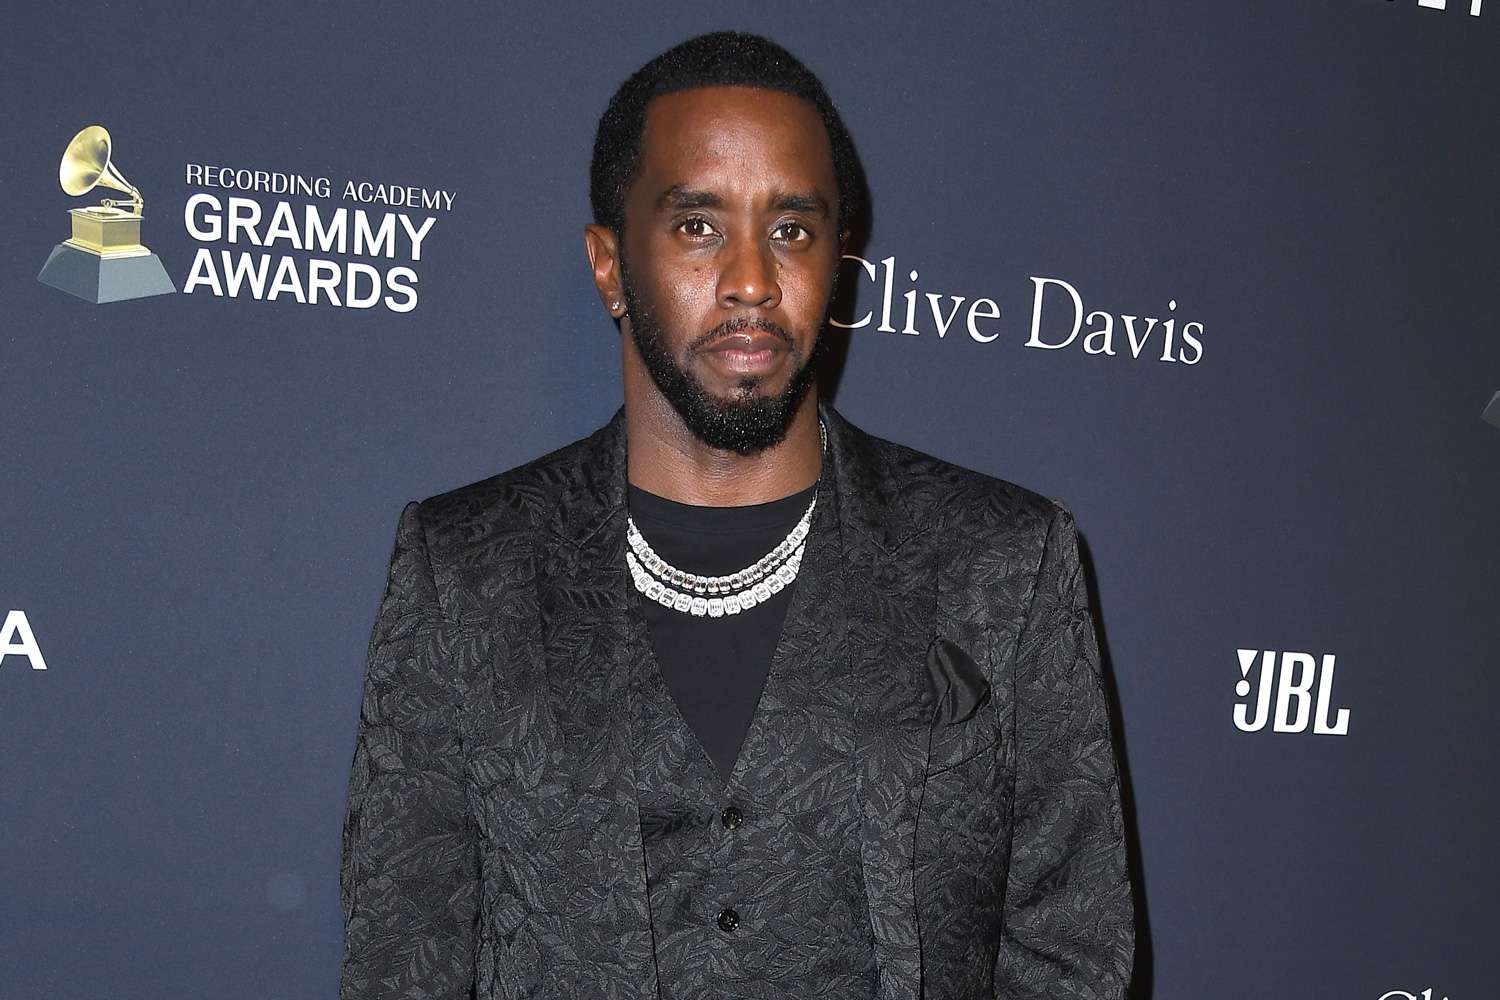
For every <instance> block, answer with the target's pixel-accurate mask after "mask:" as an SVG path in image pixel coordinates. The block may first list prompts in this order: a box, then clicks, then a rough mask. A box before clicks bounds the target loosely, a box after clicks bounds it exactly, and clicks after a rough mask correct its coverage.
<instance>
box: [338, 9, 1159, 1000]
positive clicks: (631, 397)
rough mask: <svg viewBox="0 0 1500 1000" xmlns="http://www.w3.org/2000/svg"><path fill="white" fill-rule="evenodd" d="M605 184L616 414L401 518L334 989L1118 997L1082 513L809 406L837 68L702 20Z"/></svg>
mask: <svg viewBox="0 0 1500 1000" xmlns="http://www.w3.org/2000/svg"><path fill="white" fill-rule="evenodd" d="M591 182H592V190H591V194H592V202H593V211H594V217H595V220H594V223H593V224H591V225H589V226H587V227H586V230H585V243H586V247H587V251H588V259H589V263H590V266H591V268H592V271H593V277H594V283H595V285H596V286H597V288H598V291H599V295H600V298H601V300H602V301H603V303H604V306H605V308H606V310H608V311H609V313H610V315H611V316H613V317H614V318H615V320H616V321H617V322H618V324H619V329H620V332H621V351H622V358H623V370H624V406H623V408H622V409H621V410H620V411H619V412H617V413H616V414H615V416H614V418H613V419H612V420H611V421H610V422H609V423H608V424H607V425H606V426H604V427H603V428H601V429H600V430H598V431H596V432H595V433H594V434H592V435H591V436H589V437H587V438H585V439H583V440H581V441H578V442H575V443H573V444H570V445H568V446H567V447H564V448H562V449H560V450H558V451H555V452H552V453H551V454H549V455H545V456H543V457H541V458H538V459H536V460H534V461H532V462H530V463H528V464H526V465H524V466H521V467H519V468H517V469H513V470H510V471H508V472H505V473H502V474H500V475H497V476H494V477H492V478H490V479H486V480H484V481H482V482H478V483H475V484H472V485H470V486H466V487H463V488H462V489H458V490H454V491H452V492H449V493H445V494H442V495H440V496H436V497H433V498H431V499H429V500H426V501H424V502H422V503H420V504H417V503H413V504H409V505H408V506H407V507H406V509H405V510H404V511H403V512H402V515H401V519H400V525H399V527H398V530H397V538H396V546H395V552H394V555H393V556H392V561H391V571H390V579H389V583H388V585H387V590H386V593H385V596H384V599H383V601H382V602H381V606H380V610H379V613H378V617H377V621H376V624H375V630H374V636H373V638H372V640H371V644H370V658H369V665H368V670H367V674H366V680H365V696H364V702H363V707H362V711H361V715H360V724H359V734H358V743H357V749H356V752H355V757H354V766H353V775H352V778H351V781H350V788H349V810H348V818H347V822H346V824H345V828H344V863H343V871H342V889H343V901H344V916H345V921H346V949H345V957H344V966H343V979H342V986H341V996H342V997H343V998H344V1000H365V998H375V997H389V998H395V997H402V998H423V1000H433V998H459V997H469V996H471V995H473V996H478V997H482V998H489V997H569V998H572V997H588V998H600V997H611V998H612V997H621V998H624V997H656V996H660V997H672V998H700V997H701V998H708V997H715V998H718V997H786V998H792V997H796V998H803V997H833V998H850V1000H853V998H872V997H880V998H894V997H912V998H916V997H920V996H926V997H929V998H941V1000H956V998H969V997H1005V998H1020V997H1114V998H1118V997H1120V996H1122V995H1123V992H1124V988H1125V983H1126V979H1127V978H1128V972H1129V969H1130V964H1131V957H1132V946H1133V934H1132V911H1131V893H1130V885H1129V881H1128V877H1127V874H1126V864H1125V845H1124V840H1123V831H1122V822H1121V812H1120V802H1119V785H1118V777H1117V768H1116V761H1115V756H1114V750H1113V747H1112V744H1111V739H1110V731H1109V723H1108V719H1107V713H1106V708H1105V704H1106V703H1105V695H1104V691H1103V688H1102V682H1101V676H1100V668H1099V656H1098V649H1097V646H1096V644H1095V638H1094V632H1093V627H1092V625H1091V619H1090V615H1089V609H1088V598H1087V594H1086V591H1085V586H1084V582H1083V576H1082V574H1081V573H1080V570H1079V561H1078V548H1077V540H1076V534H1075V531H1074V526H1073V519H1072V517H1071V515H1070V514H1069V513H1068V511H1067V510H1066V509H1064V508H1063V507H1062V506H1060V505H1058V504H1056V503H1053V502H1052V501H1049V500H1047V499H1045V498H1043V497H1041V496H1038V495H1037V494H1035V493H1031V492H1029V491H1027V490H1024V489H1022V488H1021V487H1019V486H1015V485H1013V484H1010V483H1007V482H1003V481H1001V480H997V479H992V478H989V477H987V476H983V475H981V474H979V473H976V472H971V471H967V470H964V469H961V468H958V467H956V466H953V465H950V464H947V463H944V462H942V461H939V460H938V459H935V458H932V457H930V456H927V455H923V454H921V453H918V452H916V451H912V450H910V449H908V448H904V447H901V446H899V445H896V444H892V443H890V442H887V441H883V440H880V439H878V438H875V437H872V436H870V435H868V434H865V433H864V432H862V431H860V430H859V429H857V428H856V427H854V426H853V425H851V424H850V423H849V422H848V421H846V420H845V419H844V418H843V417H841V416H840V415H839V414H838V413H837V411H835V410H834V409H833V408H832V407H830V406H828V405H827V404H826V403H825V402H822V401H820V400H819V399H818V397H817V388H816V385H815V382H814V378H813V375H814V372H815V360H816V358H817V357H818V355H819V350H818V346H819V344H820V342H821V341H820V337H819V334H820V331H821V330H822V328H823V325H824V321H825V320H826V318H827V315H828V309H829V303H830V299H831V296H832V293H833V287H834V275H835V271H836V268H837V265H838V262H839V259H840V254H841V252H842V247H843V245H844V242H845V240H846V239H847V235H848V229H849V225H850V223H851V219H852V216H853V213H854V212H855V211H856V210H857V206H858V202H859V198H858V194H857V192H858V172H857V167H856V164H855V159H854V153H853V147H852V145H851V143H850V141H849V137H848V135H847V133H846V132H845V130H844V126H843V124H842V122H841V120H840V118H839V115H838V112H837V111H836V109H835V108H834V106H833V104H832V102H831V101H830V100H829V98H828V96H827V94H826V93H825V92H824V90H823V87H822V86H821V84H820V83H819V82H818V81H817V79H816V78H815V77H814V76H813V75H812V74H811V73H810V72H809V71H808V70H807V69H806V68H805V67H803V66H802V65H801V64H800V63H799V62H798V61H797V60H796V59H794V58H793V57H792V56H791V55H790V54H789V53H787V52H786V51H785V50H784V49H782V48H780V47H779V46H777V45H775V44H774V43H771V42H769V41H767V40H765V39H762V38H759V37H756V36H750V35H742V34H737V33H728V32H721V33H716V34H712V35H706V36H702V37H699V38H695V39H692V40H690V41H688V42H685V43H683V44H682V45H680V46H678V47H676V48H674V49H672V50H670V51H668V52H666V53H664V54H663V55H661V56H659V57H658V58H656V59H655V60H653V61H652V62H650V63H649V64H647V65H646V66H645V67H643V68H642V69H641V70H640V71H638V72H637V73H636V74H635V75H634V76H632V77H631V78H630V79H629V80H628V81H626V82H625V84H624V85H622V87H621V88H620V90H619V91H618V92H617V93H616V95H615V96H614V98H613V100H612V101H611V103H610V105H609V108H608V110H606V112H605V114H604V116H603V118H602V119H601V121H600V124H599V130H598V136H597V139H596V143H595V151H594V162H593V169H592V176H591Z"/></svg>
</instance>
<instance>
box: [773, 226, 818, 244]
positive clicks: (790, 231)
mask: <svg viewBox="0 0 1500 1000" xmlns="http://www.w3.org/2000/svg"><path fill="white" fill-rule="evenodd" d="M775 235H777V236H778V237H780V238H781V239H784V240H787V241H788V242H792V243H795V242H797V241H798V240H801V239H804V238H806V237H807V236H808V235H810V234H809V233H808V231H807V230H806V229H804V228H803V227H802V224H801V223H800V222H783V223H782V224H781V225H779V226H777V227H776V229H775Z"/></svg>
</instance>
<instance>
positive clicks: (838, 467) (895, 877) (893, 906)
mask: <svg viewBox="0 0 1500 1000" xmlns="http://www.w3.org/2000/svg"><path fill="white" fill-rule="evenodd" d="M819 410H820V412H821V413H822V415H823V419H824V422H825V424H826V425H827V427H828V447H829V453H830V455H831V456H832V460H833V467H834V477H835V482H836V483H837V487H838V496H837V502H838V508H839V509H838V515H839V517H838V520H839V528H840V538H841V543H842V548H843V572H844V587H843V590H844V594H845V614H846V620H847V627H848V646H847V648H848V652H849V658H850V661H849V668H850V676H851V677H852V678H853V680H854V683H855V684H856V687H857V699H856V705H857V708H856V720H855V722H856V726H855V733H856V746H855V754H854V760H855V761H856V762H857V766H858V768H859V798H860V808H861V814H862V820H861V833H862V844H861V849H862V855H863V862H864V875H865V889H866V893H867V896H868V899H869V907H870V924H871V929H872V931H873V933H874V938H875V951H876V963H877V965H878V966H879V969H880V984H879V990H878V992H877V997H878V998H879V1000H895V998H898V997H899V998H917V997H920V996H921V995H922V945H921V929H920V927H919V924H918V920H917V906H916V886H915V882H914V869H915V851H916V831H917V817H918V813H919V811H920V809H921V796H922V790H923V776H924V774H925V772H926V766H927V756H928V750H929V739H930V732H931V730H930V726H929V723H930V721H931V719H932V714H933V711H934V709H935V708H936V700H935V698H934V696H933V694H932V692H931V690H930V684H929V682H928V680H927V674H926V669H927V668H926V650H927V645H928V642H929V641H930V639H931V636H932V635H933V634H934V633H933V620H934V618H933V615H934V610H935V607H934V606H935V603H936V601H935V593H936V591H935V568H936V567H935V564H934V562H933V559H932V555H931V552H930V548H929V547H928V546H924V545H922V544H921V543H920V541H918V540H915V539H916V536H918V535H919V534H920V529H919V528H918V527H917V526H916V525H914V524H913V523H912V521H911V518H910V517H909V515H908V513H907V511H906V509H905V507H904V505H903V503H902V502H901V499H900V496H899V494H898V492H897V486H898V485H899V482H898V479H897V477H896V475H895V470H891V469H887V468H885V467H884V463H883V461H882V459H881V457H880V455H879V454H877V453H876V452H875V451H874V449H872V448H871V447H870V446H869V443H868V442H869V439H868V437H867V436H866V435H864V434H863V433H862V432H860V431H858V430H857V429H855V428H853V427H852V426H851V425H850V424H849V423H848V422H847V421H845V420H844V419H843V418H842V417H841V416H839V415H838V413H837V412H836V411H835V410H833V409H832V408H831V407H828V406H827V405H826V404H822V403H820V405H819Z"/></svg>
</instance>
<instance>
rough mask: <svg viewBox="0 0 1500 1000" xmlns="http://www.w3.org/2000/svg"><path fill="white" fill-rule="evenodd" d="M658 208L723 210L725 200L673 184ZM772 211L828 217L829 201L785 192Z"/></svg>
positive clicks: (658, 201)
mask: <svg viewBox="0 0 1500 1000" xmlns="http://www.w3.org/2000/svg"><path fill="white" fill-rule="evenodd" d="M656 207H657V208H658V209H665V210H668V211H673V212H680V211H683V210H686V209H693V208H723V207H724V199H723V198H721V197H719V196H718V195H716V194H714V193H713V192H712V191H699V190H695V189H693V188H690V187H687V186H686V185H683V184H673V185H672V186H671V187H669V188H667V189H666V190H665V191H663V192H662V193H661V196H660V197H659V198H657V199H656ZM771 209H772V210H773V211H776V212H801V213H803V214H805V215H825V216H826V215H827V214H828V199H827V198H825V197H823V195H822V194H820V193H819V192H817V191H813V192H812V193H810V194H802V193H794V192H783V193H780V194H777V195H776V196H775V197H774V198H773V199H772V201H771Z"/></svg>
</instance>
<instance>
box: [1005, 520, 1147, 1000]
mask: <svg viewBox="0 0 1500 1000" xmlns="http://www.w3.org/2000/svg"><path fill="white" fill-rule="evenodd" d="M1015 684H1016V690H1015V699H1016V700H1015V706H1016V707H1015V712H1016V723H1015V725H1016V739H1017V741H1018V745H1017V748H1016V783H1015V789H1014V795H1013V802H1014V810H1013V817H1012V826H1011V856H1010V875H1009V878H1008V881H1007V883H1006V890H1005V919H1004V924H1003V926H1002V929H1001V942H1000V954H999V958H998V959H997V961H996V964H995V994H996V996H997V997H1004V998H1005V1000H1023V998H1038V1000H1040V998H1044V997H1045V998H1049V1000H1055V998H1062V997H1079V998H1083V997H1087V998H1091V1000H1119V998H1121V997H1123V996H1124V995H1125V990H1126V987H1127V986H1128V985H1129V978H1130V968H1131V959H1132V956H1133V953H1134V946H1135V930H1134V912H1133V909H1134V908H1133V904H1132V901H1131V892H1130V876H1129V873H1128V871H1127V869H1126V855H1125V834H1124V822H1123V819H1122V816H1121V812H1120V778H1119V771H1118V767H1117V765H1116V760H1115V751H1114V745H1113V743H1112V742H1111V740H1110V725H1109V711H1108V708H1107V701H1106V699H1105V693H1104V683H1103V677H1102V673H1101V670H1100V666H1099V647H1098V643H1097V641H1096V639H1095V636H1094V625H1093V620H1092V618H1091V617H1090V615H1089V604H1088V588H1087V586H1086V585H1085V583H1084V577H1083V572H1082V570H1081V568H1080V565H1079V561H1078V535H1077V531H1076V529H1075V528H1074V524H1073V515H1072V514H1071V513H1070V512H1069V511H1068V510H1067V508H1065V507H1063V506H1062V505H1061V504H1058V505H1057V510H1056V512H1055V514H1054V515H1053V518H1052V523H1051V524H1050V526H1049V527H1048V529H1047V540H1046V543H1045V547H1044V549H1043V552H1042V559H1041V567H1040V571H1039V573H1038V576H1037V582H1036V589H1035V591H1034V592H1033V595H1032V601H1031V610H1030V612H1029V614H1028V615H1027V619H1026V624H1025V625H1024V627H1023V630H1022V634H1021V638H1020V642H1019V645H1018V647H1017V659H1016V678H1015Z"/></svg>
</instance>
